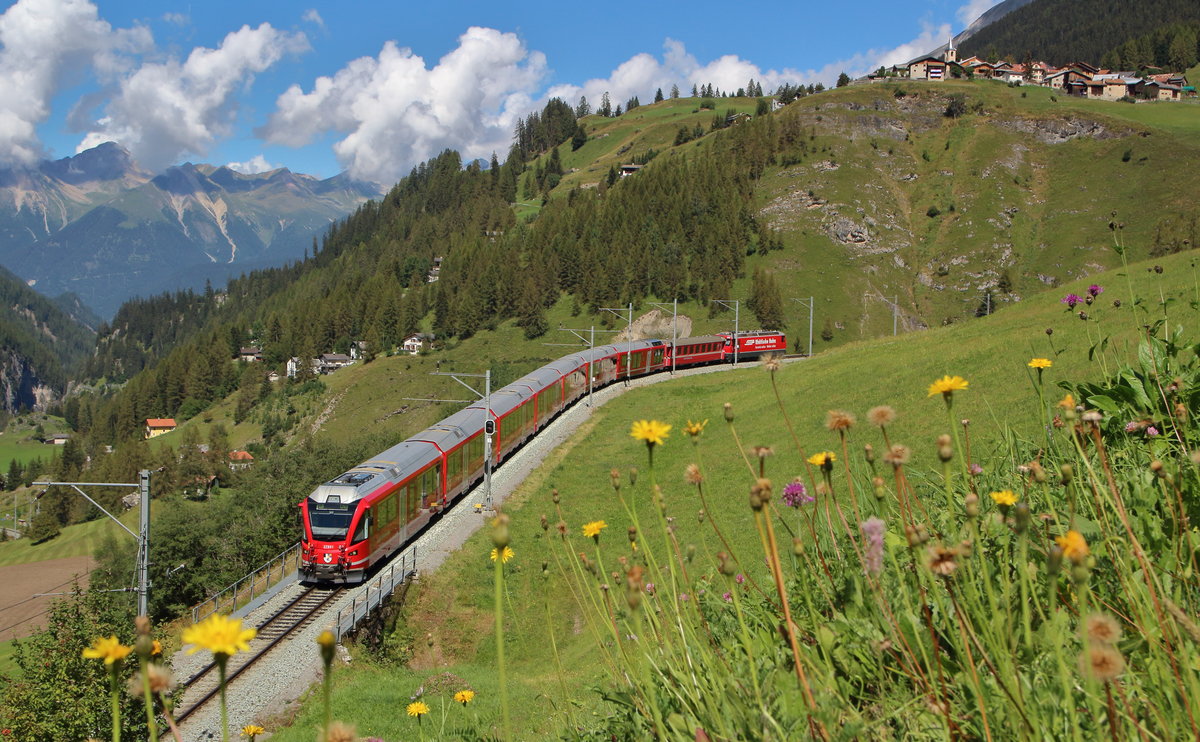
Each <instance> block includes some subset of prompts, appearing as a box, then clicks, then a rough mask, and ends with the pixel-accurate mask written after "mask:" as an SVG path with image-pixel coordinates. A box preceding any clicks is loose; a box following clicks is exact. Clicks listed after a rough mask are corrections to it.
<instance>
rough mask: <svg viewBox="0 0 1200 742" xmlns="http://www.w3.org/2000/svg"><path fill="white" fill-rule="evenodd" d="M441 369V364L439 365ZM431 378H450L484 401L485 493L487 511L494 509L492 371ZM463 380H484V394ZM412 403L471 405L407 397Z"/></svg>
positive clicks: (464, 401) (443, 373) (437, 373)
mask: <svg viewBox="0 0 1200 742" xmlns="http://www.w3.org/2000/svg"><path fill="white" fill-rule="evenodd" d="M439 368H440V364H439ZM429 375H430V376H449V377H450V378H451V379H454V380H455V381H457V382H458V383H459V384H462V385H463V386H464V387H466V388H467V389H468V390H469V391H471V392H472V393H473V394H475V396H477V397H478V398H479V399H481V400H483V407H484V418H483V493H484V497H485V498H486V499H487V509H488V510H491V509H492V438H493V437H494V436H495V435H496V418H495V416H494V415H493V414H492V370H491V369H490V368H489V369H487V370H485V371H484V372H483V373H481V374H467V373H460V372H457V371H433V372H430V374H429ZM463 379H483V393H482V394H481V393H480V392H479V390H478V389H476V388H475V387H473V386H471V385H470V384H468V383H467V382H465V381H463ZM404 399H405V400H407V401H410V402H452V403H455V404H470V403H471V402H472V401H478V400H470V399H432V398H428V397H426V398H416V397H405V398H404Z"/></svg>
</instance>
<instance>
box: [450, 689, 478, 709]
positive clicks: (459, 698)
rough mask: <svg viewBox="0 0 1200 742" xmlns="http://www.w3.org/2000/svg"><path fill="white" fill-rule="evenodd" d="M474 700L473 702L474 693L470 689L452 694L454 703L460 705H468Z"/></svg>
mask: <svg viewBox="0 0 1200 742" xmlns="http://www.w3.org/2000/svg"><path fill="white" fill-rule="evenodd" d="M474 700H475V691H473V690H471V689H470V688H468V689H466V690H460V691H459V692H457V693H455V694H454V702H455V703H461V704H462V705H464V706H466V705H467V704H468V703H470V702H471V701H474Z"/></svg>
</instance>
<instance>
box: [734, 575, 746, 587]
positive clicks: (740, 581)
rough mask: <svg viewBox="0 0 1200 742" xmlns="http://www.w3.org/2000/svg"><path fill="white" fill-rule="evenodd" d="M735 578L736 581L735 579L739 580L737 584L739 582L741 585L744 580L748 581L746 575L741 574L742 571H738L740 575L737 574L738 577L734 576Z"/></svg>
mask: <svg viewBox="0 0 1200 742" xmlns="http://www.w3.org/2000/svg"><path fill="white" fill-rule="evenodd" d="M733 579H734V581H735V582H737V584H739V585H740V584H742V583H743V582H745V581H746V575H744V574H741V573H738V576H737V577H734V578H733Z"/></svg>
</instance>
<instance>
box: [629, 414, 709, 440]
mask: <svg viewBox="0 0 1200 742" xmlns="http://www.w3.org/2000/svg"><path fill="white" fill-rule="evenodd" d="M705 425H708V418H705V419H704V422H700V423H694V422H692V421H691V420H688V423H687V425H684V426H683V432H685V433H687V434H688V435H690V436H691V437H693V438H695V437H696V436H698V435H700V434H701V433H703V432H704V426H705ZM631 435H632V433H631ZM634 437H635V438H637V437H639V436H636V435H635V436H634Z"/></svg>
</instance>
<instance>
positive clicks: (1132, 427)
mask: <svg viewBox="0 0 1200 742" xmlns="http://www.w3.org/2000/svg"><path fill="white" fill-rule="evenodd" d="M1137 431H1138V424H1137V422H1136V421H1134V420H1130V421H1129V422H1127V423H1125V432H1126V433H1136V432H1137Z"/></svg>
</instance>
